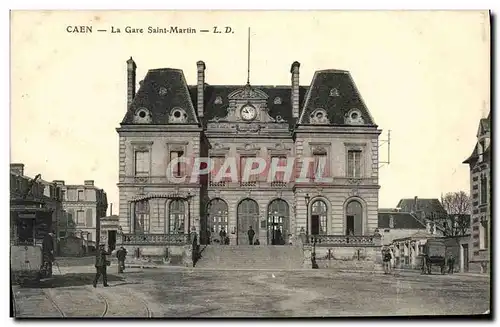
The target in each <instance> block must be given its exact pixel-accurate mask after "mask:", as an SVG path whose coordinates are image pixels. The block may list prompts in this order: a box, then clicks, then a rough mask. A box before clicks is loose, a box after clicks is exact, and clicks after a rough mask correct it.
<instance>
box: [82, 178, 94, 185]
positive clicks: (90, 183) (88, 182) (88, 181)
mask: <svg viewBox="0 0 500 327" xmlns="http://www.w3.org/2000/svg"><path fill="white" fill-rule="evenodd" d="M83 184H84V185H85V186H94V180H91V179H89V180H86V181H84V182H83Z"/></svg>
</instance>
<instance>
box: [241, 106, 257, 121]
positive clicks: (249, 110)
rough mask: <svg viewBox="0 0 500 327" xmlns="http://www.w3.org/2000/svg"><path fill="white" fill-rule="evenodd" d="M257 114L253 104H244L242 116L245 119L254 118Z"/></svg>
mask: <svg viewBox="0 0 500 327" xmlns="http://www.w3.org/2000/svg"><path fill="white" fill-rule="evenodd" d="M255 116H257V111H256V110H255V108H254V107H251V106H244V107H243V108H241V118H243V119H244V120H252V119H254V118H255Z"/></svg>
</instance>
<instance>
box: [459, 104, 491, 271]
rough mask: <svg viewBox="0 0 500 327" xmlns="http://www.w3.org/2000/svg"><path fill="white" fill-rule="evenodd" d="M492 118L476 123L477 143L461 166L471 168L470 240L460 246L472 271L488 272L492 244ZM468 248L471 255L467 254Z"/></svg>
mask: <svg viewBox="0 0 500 327" xmlns="http://www.w3.org/2000/svg"><path fill="white" fill-rule="evenodd" d="M490 133H491V118H490V114H488V117H487V118H483V119H481V120H480V122H479V127H478V131H477V134H476V137H477V141H476V145H475V146H474V150H473V151H472V154H471V155H470V156H469V158H467V159H466V160H465V161H464V162H463V163H465V164H468V165H469V168H470V194H471V201H472V203H471V239H470V242H469V244H468V245H463V246H464V248H463V251H464V252H465V253H467V255H468V256H470V258H469V261H470V263H469V268H470V270H471V271H480V272H483V273H486V272H489V270H490V258H491V253H490V244H491V241H490V239H491V237H490V236H491V185H492V178H491V170H490V169H491V138H490V137H491V136H490ZM469 247H470V252H471V253H470V252H469Z"/></svg>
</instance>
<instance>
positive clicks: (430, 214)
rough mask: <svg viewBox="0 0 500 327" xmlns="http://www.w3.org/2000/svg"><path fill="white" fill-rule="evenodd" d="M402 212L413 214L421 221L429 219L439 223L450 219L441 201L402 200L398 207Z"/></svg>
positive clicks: (415, 198) (417, 198)
mask: <svg viewBox="0 0 500 327" xmlns="http://www.w3.org/2000/svg"><path fill="white" fill-rule="evenodd" d="M396 208H397V209H399V210H400V211H402V212H412V213H413V214H414V215H416V216H417V217H418V218H420V219H429V220H432V221H435V222H437V223H439V222H440V221H441V220H445V219H446V218H447V217H448V212H446V209H445V208H444V207H443V205H442V203H441V201H439V199H436V198H434V199H420V198H419V197H418V196H415V197H414V198H413V199H401V200H399V202H398V205H397V206H396Z"/></svg>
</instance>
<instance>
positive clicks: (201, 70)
mask: <svg viewBox="0 0 500 327" xmlns="http://www.w3.org/2000/svg"><path fill="white" fill-rule="evenodd" d="M196 67H197V70H198V81H197V88H196V89H197V98H196V99H197V101H196V109H197V111H198V117H203V115H204V108H203V106H204V103H205V68H206V66H205V63H204V62H203V61H201V60H200V61H198V62H197V63H196Z"/></svg>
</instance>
